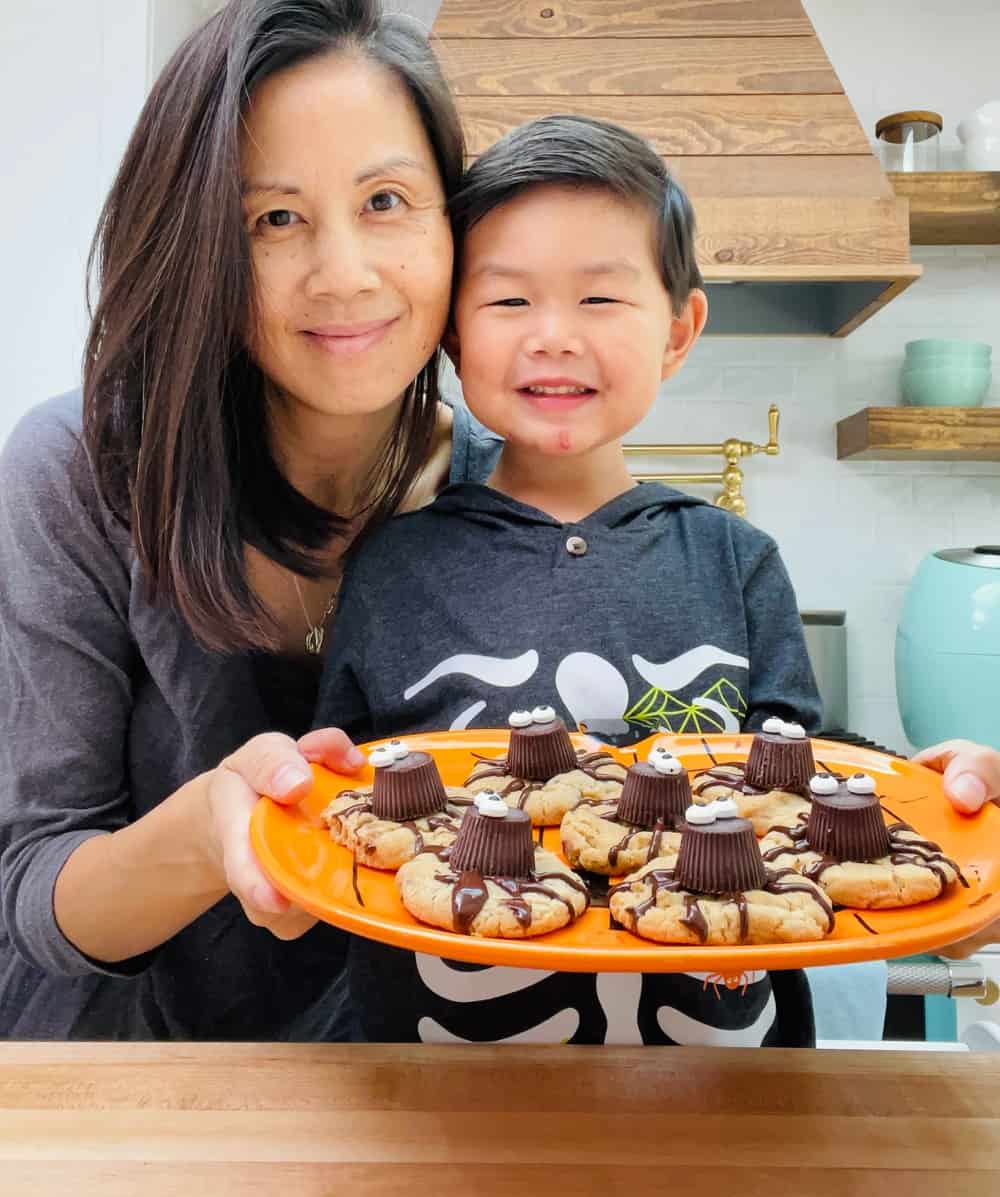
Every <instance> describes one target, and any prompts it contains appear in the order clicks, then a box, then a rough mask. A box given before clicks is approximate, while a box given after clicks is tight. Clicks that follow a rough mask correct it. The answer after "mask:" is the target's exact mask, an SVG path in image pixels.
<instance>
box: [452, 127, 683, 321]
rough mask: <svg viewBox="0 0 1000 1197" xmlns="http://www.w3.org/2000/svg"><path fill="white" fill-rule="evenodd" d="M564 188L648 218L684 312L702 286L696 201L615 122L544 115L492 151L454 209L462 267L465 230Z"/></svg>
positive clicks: (470, 175) (668, 282) (667, 283)
mask: <svg viewBox="0 0 1000 1197" xmlns="http://www.w3.org/2000/svg"><path fill="white" fill-rule="evenodd" d="M560 185H565V186H569V187H593V188H599V189H600V190H603V191H607V192H609V193H610V194H611V195H614V196H617V197H618V198H619V199H622V200H625V201H627V202H630V203H634V204H637V205H639V206H640V207H643V208H645V209H646V210H647V211H648V212H649V213H650V215H651V216H652V217H653V227H654V229H655V232H656V258H657V261H658V262H659V266H660V276H661V277H662V279H663V285H664V287H666V289H667V292H668V294H669V295H670V299H671V302H672V304H673V310H674V314H675V315H680V313H681V312H682V311H683V310H684V306H685V304H686V303H687V301H688V296H689V294H690V292H691V291H692V290H693V289H695V288H700V287H701V286H702V285H703V284H702V278H701V271H700V270H699V269H698V263H697V261H696V259H695V248H694V228H695V223H694V210H693V209H692V207H691V201H690V200H689V199H688V197H687V193H686V192H685V191H684V188H683V187H681V185H680V184H679V183H678V182H677V180H676V179H675V178H674V177H673V176H672V175H671V173H670V171H669V169H668V168H667V165H666V163H665V162H664V161H663V159H662V158H661V157H660V156H659V154H657V153H656V151H655V150H654V149H653V148H652V146H650V145H649V143H648V142H646V141H644V140H643V139H642V138H641V137H637V136H636V135H635V134H634V133H630V132H629V131H628V129H623V128H622V127H621V125H614V124H612V123H611V122H610V121H598V120H592V119H590V118H589V117H583V116H544V117H541V118H540V119H539V120H534V121H529V122H528V123H527V124H525V125H520V126H518V128H516V129H512V130H511V131H510V132H509V133H507V134H506V135H505V136H504V137H501V139H500V140H499V141H498V142H496V143H495V144H494V145H492V146H490V148H489V149H488V150H487V151H486V152H485V153H484V154H483V155H482V157H481V158H478V159H477V160H476V161H475V162H474V163H473V164H472V165H471V166H470V167H469V169H468V170H467V171H466V173H465V177H464V179H463V180H462V186H461V188H460V189H459V191H458V193H457V195H455V196H454V197H453V198H452V200H451V202H450V204H449V211H450V212H451V219H452V228H453V229H454V233H455V251H456V255H457V259H458V261H457V265H458V266H459V267H460V265H461V254H462V245H463V242H464V239H465V235H466V233H468V231H469V230H470V229H471V228H472V227H473V225H475V224H476V223H478V222H479V221H480V220H482V219H483V217H484V216H486V215H487V213H489V212H492V211H493V209H494V208H499V207H500V206H501V205H502V204H506V203H509V201H510V200H512V199H514V197H515V196H518V195H521V194H522V193H524V192H525V191H528V190H530V189H531V188H534V187H544V186H560ZM456 277H458V272H457V270H456Z"/></svg>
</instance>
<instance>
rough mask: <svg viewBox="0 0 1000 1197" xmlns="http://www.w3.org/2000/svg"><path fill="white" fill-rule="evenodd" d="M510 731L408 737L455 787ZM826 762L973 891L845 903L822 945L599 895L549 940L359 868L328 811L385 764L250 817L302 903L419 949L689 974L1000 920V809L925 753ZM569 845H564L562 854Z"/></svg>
mask: <svg viewBox="0 0 1000 1197" xmlns="http://www.w3.org/2000/svg"><path fill="white" fill-rule="evenodd" d="M572 738H573V741H574V743H575V744H576V746H577V748H585V749H594V748H602V749H604V750H605V751H607V752H609V753H610V754H611V755H612V756H614V757H616V758H617V759H618V760H620V761H621V763H622V764H624V765H628V764H631V762H632V759H633V756H632V753H633V752H637V753H638V754H639V756H640V757H642V758H645V757H646V755H647V754H648V752H649V750H650V749H651V748H652V747H653V746H654V745H655V744H661V745H663V746H664V747H665V748H668V749H669V750H670V751H671V752H672V753H674V754H675V755H676V756H677V757H679V758H680V759H681V761H683V763H684V765H685V767H686V768H687V770H688V772H689V773H690V774H692V776H693V775H694V774H696V773H697V772H698V771H699V770H702V769H706V768H708V767H709V766H710V765H711V764H712V762H713V760H715V761H718V762H719V763H725V762H728V761H743V760H745V759H746V755H747V752H748V751H749V748H750V742H751V740H752V738H753V737H752V736H750V735H715V736H693V735H670V734H667V733H663V734H659V735H655V736H651V737H650V738H649V739H647V740H644V741H642V743H640V744H636V745H633V746H632V747H630V748H629V749H627V750H623V749H616V748H610V747H608V746H607V745H605V744H601V743H599V742H597V741H595V740H593V739H592V738H590V737H588V736H585V735H578V734H574V735H573V737H572ZM507 742H508V733H507V732H506V731H502V730H497V731H493V730H474V731H461V732H426V733H419V734H414V735H407V736H406V743H407V744H408V745H409V747H410V748H411V749H420V750H422V751H424V752H429V753H431V755H432V756H433V757H434V758H435V760H436V762H437V765H438V768H439V769H440V771H441V776H442V777H443V778H444V780H445V782H446V783H447V784H449V785H461V784H462V782H463V781H464V780H465V778H466V777H468V775H469V773H470V772H471V771H472V768H473V766H474V765H475V763H476V759H477V758H476V756H474V755H473V754H474V753H478V754H481V755H485V756H502V755H503V754H504V753H505V751H506V748H507ZM378 743H384V741H374V742H373V743H372V744H368V745H364V746H363V748H365V749H371V748H373V747H375V746H376V744H378ZM812 744H813V754H814V756H815V758H816V762H817V767H819V768H828V769H831V770H834V771H837V772H841V773H850V772H855V771H857V770H863V771H864V772H866V773H870V774H871V775H872V776H873V777H874V778H875V783H876V786H877V789H878V793H879V796H880V799H881V801H882V805H883V809H884V811H885V814H886V819H887V821H888V822H894V821H895V820H896V819H902V820H903V821H904V822H906V823H909V824H911V825H912V826H913V827H914V828H916V830H917V831H918V832H920V834H921V835H923V836H925V837H926V838H927V839H931V840H935V841H937V843H939V844H940V845H941V847H942V848H943V850H944V852H945V853H946V854H947V855H948V856H951V857H952V858H953V859H954V860H956V861H957V862H958V864H959V865H960V867H961V869H962V872H963V873H964V875H965V877H966V879H967V881H968V888H964V887H962V886H960V885H953V886H952V887H950V889H949V890H948V891H946V892H945V894H943V895H942V896H941V897H940V898H937V899H935V900H934V901H933V902H925V903H923V904H922V905H920V906H911V907H908V908H905V909H902V910H864V911H853V910H850V909H839V910H838V911H837V916H836V926H835V927H834V930H833V931H832V932H831V934H830V935H829V936H828V937H827V938H826V939H824V940H821V941H818V942H814V943H792V944H764V945H761V944H746V945H740V946H736V947H709V946H705V947H702V946H699V945H687V944H685V945H679V946H676V947H667V946H664V945H662V944H655V943H651V942H649V941H646V940H643V939H639V938H638V937H637V936H635V935H632V934H631V933H630V932H628V931H621V930H615V929H612V927H611V925H610V913H609V911H608V909H607V907H606V906H596V905H592V906H591V907H590V908H589V909H588V910H587V911H586V912H585V913H584V914H583V915H582V916H581V917H580V918H579V919H578V920H577V921H576V922H575V923H573V924H572V925H571V926H569V927H566V928H564V929H563V930H561V931H555V932H552V933H551V934H549V935H543V936H539V937H538V938H536V939H520V940H513V939H508V940H503V939H481V938H478V937H475V936H470V935H460V934H457V933H455V932H451V931H442V930H439V929H438V928H436V927H428V926H425V925H424V924H422V923H419V922H417V921H416V920H415V919H414V918H413V917H412V916H411V915H410V914H409V913H408V912H407V911H406V909H405V908H404V907H403V904H402V903H401V902H400V900H399V895H398V893H397V890H396V879H395V875H394V874H392V873H387V872H381V871H379V870H377V869H371V868H369V867H367V866H365V865H358V866H357V867H356V868H355V867H354V859H353V855H352V853H351V852H349V851H348V850H347V849H346V848H343V847H341V846H340V845H339V844H335V843H334V842H333V841H332V840H331V839H330V837H329V833H328V832H327V830H326V828H325V827H324V826H323V824H322V822H321V821H320V818H319V815H320V812H321V811H322V810H323V809H324V807H325V806H326V805H327V803H328V802H329V801H330V800H331V799H332V798H333V797H335V796H336V795H337V794H338V793H340V791H341V790H344V789H349V788H353V787H355V786H357V785H367V784H371V780H372V777H373V776H374V770H373V769H372V767H371V766H366V767H365V768H364V769H362V770H361V772H360V773H358V774H352V775H347V774H337V773H332V772H330V771H329V770H327V769H324V768H322V767H321V766H318V765H317V766H314V773H315V777H316V784H315V786H314V787H313V790H312V792H311V793H310V794H309V796H308V797H307V798H306V799H305V801H304V802H302V803H301V804H300V805H299V806H295V807H287V806H281V805H279V804H278V803H275V802H272V801H271V800H270V799H268V798H263V799H261V801H260V802H259V803H258V804H257V806H256V808H255V810H254V813H253V819H252V822H251V839H252V842H253V846H254V850H255V851H256V853H257V855H258V857H259V859H260V861H261V864H262V865H263V867H264V870H265V872H266V873H267V875H268V876H269V877H270V879H271V880H272V881H273V883H274V884H275V885H276V886H277V888H278V889H279V890H280V891H281V892H282V893H283V894H284V895H285V896H286V897H288V898H289V899H290V900H291V901H293V902H294V903H296V904H297V905H298V906H301V907H302V908H303V909H305V910H308V911H310V912H311V913H312V914H314V915H316V916H317V917H318V918H320V919H323V920H324V921H325V922H328V923H333V924H334V925H335V926H338V927H341V928H343V929H344V930H346V931H351V932H353V933H355V934H357V935H362V936H366V937H368V938H370V939H376V940H380V941H381V942H383V943H387V944H393V945H395V946H397V947H401V948H410V949H412V950H413V951H415V952H425V953H429V954H431V955H435V956H443V957H446V958H447V959H450V960H461V961H467V962H470V963H476V964H500V965H513V966H515V967H517V966H520V967H522V968H540V969H552V970H560V971H563V972H648V973H652V972H687V971H695V970H698V971H703V972H709V973H718V974H720V975H723V976H732V975H734V974H739V973H742V972H749V971H751V970H754V969H781V968H802V967H806V966H811V965H820V964H845V963H849V962H851V961H857V960H880V959H887V958H889V957H893V956H909V955H913V954H914V953H917V952H924V951H928V950H931V949H933V948H940V947H944V946H945V945H946V944H949V943H953V942H954V941H956V940H959V939H962V938H964V937H966V936H968V935H972V934H973V933H974V932H976V931H978V930H980V929H981V928H982V927H984V926H986V924H988V923H990V922H992V921H993V920H994V919H1000V809H998V808H997V807H995V806H993V805H987V807H986V808H984V809H983V810H982V811H980V812H979V814H977V815H975V816H972V817H969V816H966V815H961V814H959V813H958V812H957V811H955V810H954V809H953V808H952V806H951V804H950V803H949V802H948V800H947V799H946V798H945V796H944V792H943V789H942V784H941V778H940V775H939V774H937V773H935V772H933V771H932V770H930V769H927V768H925V767H924V766H922V765H915V764H914V763H913V762H912V761H906V760H899V759H897V758H895V757H890V756H885V755H883V754H882V753H878V752H872V751H870V750H869V749H866V748H856V747H854V746H849V745H844V744H836V743H833V742H830V741H825V740H813V742H812ZM543 843H544V845H545V847H546V848H548V849H550V850H551V851H553V852H556V853H559V852H560V843H559V828H558V827H550V828H546V829H545V832H544V839H543ZM560 855H561V853H560Z"/></svg>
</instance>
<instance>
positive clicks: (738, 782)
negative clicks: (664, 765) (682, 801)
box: [691, 761, 811, 798]
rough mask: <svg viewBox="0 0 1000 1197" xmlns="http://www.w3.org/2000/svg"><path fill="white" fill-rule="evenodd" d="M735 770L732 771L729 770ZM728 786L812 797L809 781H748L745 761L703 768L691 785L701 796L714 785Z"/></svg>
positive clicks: (752, 791)
mask: <svg viewBox="0 0 1000 1197" xmlns="http://www.w3.org/2000/svg"><path fill="white" fill-rule="evenodd" d="M730 769H732V770H735V772H732V773H730V772H729V771H728V770H730ZM718 785H722V786H726V787H727V788H728V789H730V790H732V791H733V792H734V793H736V794H748V795H750V794H769V793H770V792H771V791H772V790H781V791H783V792H784V793H786V794H798V796H799V797H800V798H810V797H811V794H810V793H809V785H808V782H807V783H805V784H800V783H799V782H797V781H794V780H790V779H789V780H781V781H779V782H778V783H777V785H773V786H765V787H761V786H755V785H751V784H750V782H749V781H747V777H746V765H745V764H744V762H743V761H721V762H720V763H719V764H718V765H713V766H712V767H711V768H710V769H702V770H701V771H700V772H699V773H698V774H697V776H696V780H695V781H694V782H693V783H692V785H691V793H692V794H694V796H695V797H696V798H700V797H701V796H702V795H703V794H704V793H705V792H706V791H707V790H709V789H710V788H711V787H712V786H718Z"/></svg>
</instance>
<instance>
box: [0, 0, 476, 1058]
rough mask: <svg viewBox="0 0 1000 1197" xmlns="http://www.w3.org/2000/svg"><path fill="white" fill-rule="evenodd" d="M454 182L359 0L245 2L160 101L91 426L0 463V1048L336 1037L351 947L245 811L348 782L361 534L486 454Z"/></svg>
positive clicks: (88, 416) (86, 398)
mask: <svg viewBox="0 0 1000 1197" xmlns="http://www.w3.org/2000/svg"><path fill="white" fill-rule="evenodd" d="M461 168H462V137H461V131H460V126H459V123H458V118H457V116H456V113H455V110H454V106H453V104H452V101H451V98H450V96H449V93H448V90H447V87H446V85H445V84H444V82H443V81H442V79H441V77H440V74H439V72H438V68H437V65H436V63H435V61H434V59H433V56H432V55H431V53H430V51H429V49H428V48H427V46H426V43H425V41H424V39H423V38H422V36H421V35H420V34H419V33H418V32H416V31H415V29H414V28H413V27H412V25H411V23H410V22H408V21H406V20H405V19H403V18H398V17H389V16H386V17H381V16H380V15H379V12H378V9H377V5H376V4H375V3H374V2H373V0H295V2H294V3H291V2H287V0H286V2H282V0H233V2H232V3H230V4H229V5H228V6H227V7H226V8H225V9H223V10H222V11H221V12H220V13H218V14H217V15H216V16H215V17H213V18H212V19H211V20H210V21H209V22H208V24H206V25H205V26H204V27H203V28H201V29H199V30H198V31H197V32H196V33H195V34H194V35H193V36H192V37H191V38H190V39H189V40H188V41H187V43H186V44H185V45H184V46H182V47H181V48H180V49H179V50H178V52H177V54H176V55H175V56H174V58H173V60H172V61H171V63H170V64H169V65H168V66H167V68H166V70H165V71H164V73H163V75H162V77H161V78H160V80H159V81H158V83H157V84H156V86H155V88H154V89H153V92H152V94H151V95H150V97H149V99H148V101H147V103H146V105H145V108H144V110H143V112H142V115H141V117H140V119H139V123H138V125H137V127H136V130H135V133H134V135H133V137H132V140H131V143H130V145H129V147H128V149H127V151H126V154H125V158H124V161H123V163H122V166H121V169H120V172H119V175H118V178H117V180H116V182H115V184H114V186H113V188H112V191H111V194H110V196H109V198H108V201H107V203H106V206H105V209H104V212H103V215H102V218H101V224H100V227H99V230H98V234H97V238H96V240H95V251H94V252H95V255H96V261H97V265H98V266H99V268H100V292H99V297H98V301H97V304H96V309H95V310H94V313H93V324H92V328H91V333H90V338H89V341H88V344H87V349H86V355H85V366H84V386H83V396H82V415H81V398H80V396H79V394H77V395H70V396H66V397H63V398H62V399H59V400H55V401H52V402H50V403H48V404H45V405H43V406H42V407H41V408H39V409H36V411H35V412H33V413H31V414H30V415H29V416H28V417H27V418H26V419H25V420H24V421H23V422H22V424H21V426H20V427H19V429H18V430H17V431H16V432H15V434H14V435H13V437H12V438H11V440H10V442H9V443H8V445H7V446H6V449H5V452H4V455H3V463H2V475H0V575H2V581H0V595H2V598H0V610H2V612H3V615H2V620H3V623H2V636H0V646H2V647H0V677H3V679H4V680H3V686H2V688H0V723H2V725H3V726H4V728H5V733H6V734H5V736H4V737H3V747H2V749H0V753H2V757H0V759H2V763H3V767H4V778H5V780H4V784H3V786H2V789H0V849H2V852H3V856H2V864H0V875H2V883H0V885H2V889H0V896H2V904H3V905H2V910H3V919H2V922H3V926H4V934H3V936H0V970H2V971H0V1011H2V1013H0V1035H8V1036H18V1037H57V1038H64V1037H90V1038H97V1037H100V1038H103V1037H129V1038H137V1037H171V1038H207V1037H215V1038H260V1039H266V1038H284V1037H299V1038H328V1037H335V1036H338V1035H341V1034H344V1033H346V1029H347V1028H346V1027H345V1023H344V1019H343V1012H342V1010H341V1008H340V1002H339V991H338V989H337V985H336V982H337V980H338V976H339V973H340V968H341V960H342V954H343V947H342V943H343V941H342V937H341V936H340V935H339V933H337V932H335V931H334V930H333V929H331V928H328V927H316V928H313V929H312V930H311V931H309V933H308V934H304V933H305V932H306V931H307V930H309V928H310V927H311V926H312V924H313V920H312V919H311V918H309V917H308V916H306V915H305V914H304V913H303V912H301V911H299V910H296V909H294V908H290V907H289V906H288V903H287V902H285V900H284V899H282V898H281V896H280V895H279V894H278V893H277V891H276V890H274V888H273V887H272V886H271V885H270V884H269V883H268V882H267V880H266V878H265V877H264V875H263V873H262V872H261V870H260V868H259V866H258V865H257V863H256V861H255V859H254V857H253V854H252V851H251V849H250V844H249V838H248V820H249V814H250V810H251V809H252V806H253V804H254V802H255V800H256V798H257V794H258V792H261V791H265V790H266V791H268V792H273V793H276V794H278V795H281V796H283V797H285V798H288V799H292V800H294V799H295V798H296V797H301V796H302V794H303V793H304V792H305V791H306V790H307V789H308V786H309V784H310V774H309V770H308V763H307V756H308V758H310V759H326V760H327V761H329V763H331V764H334V765H338V766H339V767H350V766H352V765H356V764H357V763H358V762H359V759H360V757H359V754H357V752H356V750H353V749H352V747H351V745H350V743H349V742H348V741H347V739H346V737H344V736H343V735H342V734H340V733H338V732H323V733H314V734H313V735H312V736H311V737H310V738H309V740H308V741H307V742H306V747H307V752H306V754H303V752H300V751H299V749H297V748H296V745H295V741H294V739H293V738H292V737H294V736H297V735H301V734H302V733H303V732H305V731H306V730H307V729H308V727H309V726H310V716H311V712H312V707H313V699H314V695H315V688H316V684H317V681H318V674H319V667H320V661H321V657H320V655H319V654H318V651H316V650H320V649H321V648H322V640H323V636H324V629H325V626H326V624H327V623H328V621H329V615H330V611H331V609H332V606H333V603H334V598H335V594H336V588H337V578H338V574H339V569H340V560H341V557H342V555H343V552H344V549H345V547H346V546H347V545H348V544H349V543H350V542H351V540H352V539H353V538H356V537H358V536H363V535H364V532H365V529H366V528H367V527H369V526H371V525H372V524H373V523H374V522H376V521H377V520H379V519H381V518H383V517H384V516H386V515H387V514H388V513H390V512H392V511H394V510H396V509H397V508H398V507H399V506H400V505H401V504H417V503H420V502H424V501H426V500H428V499H429V498H430V497H432V496H433V494H434V493H435V492H436V490H437V489H439V488H440V486H441V485H442V484H443V483H445V482H446V481H448V478H449V476H451V477H454V478H464V477H469V476H474V477H480V476H485V474H486V473H487V472H488V469H489V466H490V464H491V459H492V455H493V450H494V443H493V441H492V440H491V439H490V438H487V437H486V436H485V434H483V433H482V432H481V430H478V431H477V430H476V429H474V428H472V427H471V426H470V422H469V418H468V416H466V415H464V414H463V413H462V412H457V413H456V414H455V416H454V427H453V426H452V425H453V416H452V413H451V410H450V409H449V408H447V407H445V406H444V405H442V404H441V403H440V402H439V400H438V390H437V381H436V379H437V374H436V370H437V355H436V347H437V344H438V341H439V340H440V336H441V332H442V329H443V327H444V323H445V319H446V316H447V308H448V300H449V290H450V281H451V264H452V248H451V235H450V230H449V227H448V222H447V218H446V214H445V202H446V199H447V197H448V195H449V194H450V193H451V192H452V191H453V190H454V188H455V186H456V184H457V182H458V179H459V176H460V173H461ZM81 425H82V444H83V446H85V449H86V453H84V452H83V451H82V449H81V447H80V441H81ZM310 650H312V651H310ZM274 728H278V729H281V731H282V732H283V733H285V734H277V733H275V732H273V730H272V731H270V734H261V733H266V732H268V731H269V729H274ZM108 832H113V833H114V834H111V835H108V834H107V833H108ZM290 941H297V942H290Z"/></svg>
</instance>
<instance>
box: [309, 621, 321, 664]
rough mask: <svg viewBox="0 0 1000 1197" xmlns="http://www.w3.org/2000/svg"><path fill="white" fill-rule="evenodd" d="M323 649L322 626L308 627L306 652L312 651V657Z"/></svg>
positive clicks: (316, 655)
mask: <svg viewBox="0 0 1000 1197" xmlns="http://www.w3.org/2000/svg"><path fill="white" fill-rule="evenodd" d="M322 651H323V628H322V626H320V627H316V628H310V629H309V631H308V632H306V652H307V653H312V655H313V656H314V657H318V656H319V654H320V653H321V652H322Z"/></svg>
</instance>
